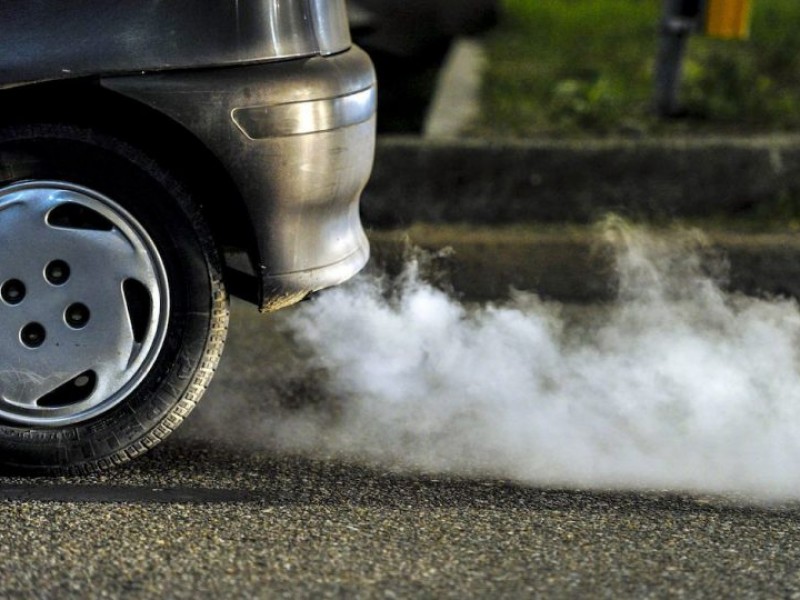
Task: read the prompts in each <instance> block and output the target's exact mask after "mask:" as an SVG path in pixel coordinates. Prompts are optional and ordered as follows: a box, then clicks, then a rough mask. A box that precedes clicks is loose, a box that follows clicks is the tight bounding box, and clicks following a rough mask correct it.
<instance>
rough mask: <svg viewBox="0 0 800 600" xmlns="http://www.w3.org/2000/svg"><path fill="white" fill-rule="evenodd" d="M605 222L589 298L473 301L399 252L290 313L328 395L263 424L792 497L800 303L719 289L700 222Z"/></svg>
mask: <svg viewBox="0 0 800 600" xmlns="http://www.w3.org/2000/svg"><path fill="white" fill-rule="evenodd" d="M604 227H605V229H604V231H605V236H606V239H607V240H608V241H609V242H611V243H612V247H613V248H614V249H615V256H616V271H617V276H618V294H617V299H616V300H615V301H614V302H613V303H610V304H608V305H606V306H604V307H601V308H592V309H585V310H577V309H572V308H571V307H567V306H562V305H560V304H558V303H552V302H544V301H541V300H540V299H538V298H537V297H536V296H535V295H532V294H526V293H515V294H514V297H513V299H512V300H511V301H510V302H507V303H504V304H502V305H487V306H467V305H464V304H462V303H460V302H458V301H457V300H454V299H453V298H452V297H451V296H450V295H448V294H446V293H444V292H442V291H440V290H439V289H436V288H435V287H433V286H431V285H429V284H427V283H426V282H425V281H424V280H423V278H421V277H420V275H419V273H418V270H419V269H418V264H417V262H415V261H411V262H410V263H409V264H408V265H407V267H406V270H405V272H404V273H403V274H402V275H401V276H400V277H399V278H395V279H393V280H391V279H390V278H388V277H386V276H384V277H362V278H360V279H358V280H356V281H355V282H353V283H352V284H350V285H348V286H345V287H342V288H339V289H336V290H332V291H330V292H328V293H326V294H325V295H324V296H323V297H322V298H321V299H320V300H319V301H318V302H311V303H306V304H304V305H302V306H300V307H298V308H297V309H296V310H294V311H289V313H288V315H287V316H284V317H281V318H282V319H284V321H283V327H284V328H285V329H286V330H287V331H288V333H289V335H290V336H291V337H292V339H293V340H294V342H295V343H296V344H298V345H299V347H300V348H301V351H302V353H303V354H304V356H306V357H307V365H306V367H305V368H306V369H307V371H306V372H307V374H308V375H307V376H308V377H311V376H312V375H313V377H315V378H317V379H318V380H319V381H321V382H322V385H323V386H324V388H325V389H326V392H325V394H326V399H325V400H324V401H322V402H318V403H311V404H306V405H302V404H301V405H300V406H296V407H289V408H286V407H283V408H282V409H281V410H280V411H278V413H277V414H273V415H270V420H271V423H270V425H269V426H268V429H269V435H270V436H273V439H274V441H275V442H276V443H277V444H278V445H279V447H280V448H282V449H284V450H290V451H296V452H307V453H314V454H319V453H323V454H326V455H330V454H333V455H337V456H341V457H344V458H347V459H349V460H360V461H369V462H376V461H377V462H380V463H381V464H383V465H384V466H388V467H392V468H407V469H422V470H425V471H429V472H430V471H433V472H444V473H452V474H459V475H468V476H471V475H475V476H492V477H501V478H508V479H513V480H516V481H520V482H524V483H528V484H533V485H548V486H559V487H570V488H618V489H657V490H675V491H699V492H718V493H737V494H747V495H750V496H755V497H759V498H762V499H775V500H777V499H788V498H800V361H799V359H800V357H799V356H798V344H800V311H799V310H798V306H797V303H796V302H795V301H793V300H788V299H768V300H766V299H757V298H750V297H744V296H741V295H736V294H731V293H727V292H725V291H723V289H722V287H721V286H720V279H721V277H722V276H723V275H724V271H725V269H724V261H722V260H720V258H719V257H714V256H713V254H711V253H709V251H708V250H707V249H706V248H705V247H704V243H703V240H702V237H701V236H699V235H697V234H694V233H691V232H683V233H681V234H677V235H670V236H668V237H663V236H662V237H659V236H656V235H654V234H649V233H647V232H646V231H645V230H642V229H639V228H632V227H630V226H628V225H626V224H624V223H622V222H620V221H618V220H613V219H612V220H610V221H609V222H607V223H606V224H605V226H604ZM584 313H585V314H584ZM262 433H264V432H263V430H262Z"/></svg>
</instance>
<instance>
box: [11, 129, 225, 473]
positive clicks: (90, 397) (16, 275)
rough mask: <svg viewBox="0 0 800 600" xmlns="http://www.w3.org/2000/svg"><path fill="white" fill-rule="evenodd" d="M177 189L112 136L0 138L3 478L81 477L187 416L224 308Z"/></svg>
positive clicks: (196, 212) (201, 227) (36, 133)
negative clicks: (19, 474) (11, 474)
mask: <svg viewBox="0 0 800 600" xmlns="http://www.w3.org/2000/svg"><path fill="white" fill-rule="evenodd" d="M221 273H222V271H221V266H220V260H219V256H218V253H217V250H216V247H215V244H214V240H213V238H212V236H211V233H210V231H209V228H208V226H207V224H206V223H205V221H204V220H203V218H202V214H201V212H200V209H199V207H198V206H197V204H196V203H195V202H194V201H193V200H192V198H191V197H190V196H189V194H188V192H187V191H186V188H185V187H184V186H183V185H182V183H181V182H179V181H178V180H176V179H175V178H174V177H173V176H172V175H171V174H170V173H169V172H168V171H167V170H166V169H164V168H163V167H162V166H160V165H159V164H158V163H157V162H156V161H155V160H153V159H152V158H151V157H150V156H148V154H146V153H145V152H143V151H142V150H140V149H137V148H135V147H133V146H131V145H129V144H128V143H126V142H125V141H123V140H120V139H118V138H116V137H114V136H112V135H109V134H105V133H102V132H99V131H95V130H93V129H89V128H84V127H75V126H70V125H63V124H57V125H54V124H34V125H27V126H16V127H7V128H5V129H0V462H1V463H2V464H3V465H5V467H6V468H10V469H13V470H23V471H29V472H31V471H32V472H38V473H76V474H77V473H87V472H91V471H95V470H98V469H103V468H107V467H111V466H113V465H118V464H121V463H124V462H127V461H129V460H130V459H132V458H134V457H136V456H138V455H140V454H142V453H143V452H146V451H147V450H148V449H150V448H152V447H153V446H155V445H156V444H158V443H159V442H160V441H162V440H163V439H165V438H166V437H167V436H168V435H169V434H170V433H171V432H172V431H173V430H174V429H175V428H176V427H177V426H178V425H180V423H181V422H182V421H183V420H184V419H185V418H186V416H187V415H188V414H189V412H190V411H191V410H192V409H193V408H194V406H195V405H196V403H197V401H198V400H199V399H200V397H201V396H202V394H203V392H204V391H205V389H206V387H207V385H208V383H209V381H210V380H211V377H212V375H213V373H214V370H215V368H216V366H217V363H218V361H219V357H220V354H221V352H222V347H223V345H224V341H225V335H226V333H227V326H228V313H229V310H228V300H227V296H226V293H225V289H224V286H223V281H222V276H221Z"/></svg>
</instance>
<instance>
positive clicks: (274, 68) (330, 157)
mask: <svg viewBox="0 0 800 600" xmlns="http://www.w3.org/2000/svg"><path fill="white" fill-rule="evenodd" d="M103 85H104V86H105V87H107V88H110V89H113V90H115V91H118V92H120V93H122V94H124V95H126V96H129V97H131V98H134V99H136V100H139V101H141V102H143V103H145V104H147V105H149V106H151V107H153V108H155V109H157V110H159V111H161V112H163V113H165V114H167V115H168V116H170V117H172V118H173V119H175V120H176V121H178V122H179V123H181V124H182V125H183V126H184V127H186V128H187V129H188V130H189V131H191V132H192V133H193V134H194V135H195V136H196V137H197V138H199V139H200V141H202V142H203V143H204V144H205V145H206V146H207V147H208V148H209V149H210V150H211V151H212V152H213V153H214V154H215V155H216V156H217V158H218V159H219V161H220V162H221V163H222V165H223V166H224V167H225V168H226V170H227V171H228V172H229V174H230V175H231V178H232V180H233V182H234V183H235V185H236V186H237V188H238V190H239V192H240V194H241V197H242V199H243V201H244V204H245V208H246V211H247V213H248V215H249V218H250V221H251V223H252V226H253V228H254V230H255V234H256V246H257V248H256V253H257V256H255V257H254V260H253V262H254V265H255V269H254V270H255V273H254V275H255V276H256V277H257V279H258V281H259V283H260V285H259V288H260V289H259V293H258V299H257V301H258V303H259V305H260V306H261V308H262V309H265V310H271V309H275V308H280V307H281V306H285V305H287V304H291V303H293V302H296V301H297V300H299V299H301V298H303V297H304V296H306V295H307V294H308V293H310V292H313V291H317V290H320V289H323V288H326V287H329V286H332V285H336V284H338V283H341V282H343V281H345V280H346V279H348V278H349V277H351V276H352V275H354V274H355V273H356V272H358V271H359V270H360V269H361V267H363V266H364V264H365V263H366V261H367V260H368V258H369V244H368V242H367V239H366V236H365V235H364V231H363V228H362V226H361V221H360V218H359V212H358V202H359V198H360V195H361V191H362V190H363V188H364V186H365V185H366V182H367V179H368V177H369V174H370V171H371V169H372V161H373V156H374V150H375V75H374V71H373V69H372V63H371V62H370V60H369V58H368V57H367V55H366V54H365V53H364V52H363V51H361V50H359V49H358V48H352V49H351V50H349V51H347V52H345V53H342V54H338V55H335V56H330V57H315V58H308V59H301V60H291V61H286V62H278V63H265V64H252V65H245V66H239V67H231V68H223V69H208V70H198V71H184V72H164V73H154V74H147V75H141V76H125V77H113V78H107V79H104V80H103Z"/></svg>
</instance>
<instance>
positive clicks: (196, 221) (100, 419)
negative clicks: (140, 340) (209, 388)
mask: <svg viewBox="0 0 800 600" xmlns="http://www.w3.org/2000/svg"><path fill="white" fill-rule="evenodd" d="M0 165H1V166H2V172H0V173H1V176H0V186H2V187H5V186H6V185H9V184H11V183H16V182H18V181H24V180H30V179H39V180H52V181H64V182H67V183H71V184H75V185H80V186H83V187H86V188H89V189H92V190H95V191H97V192H99V193H101V194H103V195H105V196H107V197H108V198H110V199H112V200H113V201H114V202H116V203H117V204H119V205H120V206H121V207H123V208H124V209H125V210H126V211H128V212H129V213H130V215H131V216H132V217H133V218H134V219H135V220H136V221H138V223H139V224H140V225H141V226H142V228H143V229H144V230H145V231H146V232H147V233H148V235H149V236H150V238H151V239H152V240H153V242H154V245H155V247H156V248H157V250H158V252H159V254H160V256H161V259H162V261H163V264H164V267H165V270H166V274H167V280H168V287H169V299H170V314H169V317H168V322H167V328H166V334H165V338H164V341H163V344H162V346H161V348H160V350H159V352H158V355H157V358H156V360H155V361H154V363H153V365H152V367H151V368H150V371H149V372H148V373H147V374H146V375H145V376H144V378H143V380H142V381H141V382H140V383H139V385H138V386H137V387H136V388H135V389H133V390H132V391H131V392H130V393H129V394H128V395H127V396H126V397H125V398H124V399H123V400H121V401H120V402H119V403H117V404H116V405H114V406H113V407H111V408H109V409H108V410H107V411H105V412H103V413H101V414H100V415H98V416H96V417H94V418H92V419H90V420H87V421H82V422H78V423H75V424H71V425H65V426H61V427H30V426H18V425H15V424H11V423H5V422H1V421H0V453H2V456H3V459H2V460H3V462H4V463H5V464H6V465H8V466H11V467H20V468H25V469H27V470H30V469H37V468H39V469H44V470H47V469H51V468H56V469H63V468H64V467H65V466H69V467H71V468H78V469H80V467H81V465H84V466H88V465H95V466H103V464H102V463H103V462H104V461H106V462H110V463H115V462H123V461H124V460H125V459H126V457H131V456H134V455H136V454H138V453H140V452H142V451H144V450H146V449H147V448H148V447H150V446H152V445H155V444H156V443H157V442H158V441H159V440H160V439H162V438H163V437H166V435H168V434H169V433H170V432H171V431H172V429H174V427H175V426H177V424H178V423H179V422H180V421H181V420H182V419H183V417H185V416H186V414H188V412H189V411H190V410H191V409H192V407H193V406H194V404H195V403H196V401H197V400H198V399H199V396H200V395H201V394H202V392H203V388H204V385H203V383H202V381H198V377H197V375H198V371H199V370H201V369H207V368H209V367H210V368H211V369H212V370H213V366H214V365H204V361H206V360H207V357H206V354H207V346H208V343H209V339H210V337H211V336H212V321H213V319H214V314H213V313H214V296H215V294H217V293H219V290H218V289H215V288H216V287H218V286H219V285H220V281H221V277H220V267H219V259H218V256H217V253H216V251H215V248H214V243H213V239H212V237H211V234H210V232H209V229H208V227H207V226H206V224H205V222H204V220H203V218H202V215H201V213H200V210H199V207H197V206H196V205H195V204H194V203H193V201H192V200H191V198H190V197H189V195H188V193H187V192H186V191H185V189H184V187H183V186H182V185H181V184H180V183H179V182H178V181H176V180H174V179H173V178H172V177H171V176H170V174H169V173H168V171H166V170H165V169H163V168H162V167H161V166H160V165H159V164H157V163H156V162H155V161H154V160H153V159H151V158H150V157H148V156H147V155H146V154H145V153H143V152H141V151H140V150H138V149H137V148H135V147H133V146H131V145H129V144H127V143H126V142H124V141H122V140H120V139H117V138H115V137H113V136H110V135H106V134H103V133H98V132H96V131H93V130H89V129H85V128H79V127H73V126H67V125H53V124H43V125H31V126H26V127H20V128H8V129H4V130H3V129H0ZM22 242H23V243H24V240H23V241H22ZM195 388H196V389H195Z"/></svg>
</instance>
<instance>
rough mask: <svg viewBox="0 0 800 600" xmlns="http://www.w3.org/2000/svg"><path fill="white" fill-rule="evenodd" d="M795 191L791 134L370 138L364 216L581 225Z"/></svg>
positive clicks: (395, 220)
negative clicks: (373, 143)
mask: <svg viewBox="0 0 800 600" xmlns="http://www.w3.org/2000/svg"><path fill="white" fill-rule="evenodd" d="M798 196H800V136H789V135H786V136H769V137H754V138H686V139H657V140H654V139H642V140H628V139H620V140H587V141H583V140H581V141H540V140H536V141H524V142H502V143H501V142H496V141H486V140H456V141H444V140H442V141H433V140H423V139H421V138H418V137H383V138H380V139H379V140H378V145H377V155H376V161H375V169H374V172H373V176H372V180H371V182H370V184H369V185H368V186H367V189H366V190H365V192H364V195H363V201H362V211H363V215H364V220H365V222H366V223H367V224H370V225H378V226H394V225H398V224H410V223H414V222H418V221H422V222H430V223H443V222H473V223H486V224H497V223H512V222H519V221H549V222H553V221H571V222H589V221H592V220H594V219H596V218H597V217H598V216H600V215H602V214H605V213H607V212H609V211H614V212H619V213H621V214H624V215H628V216H634V217H641V218H653V217H675V216H679V217H707V216H712V215H720V214H724V215H732V214H741V213H747V211H749V210H752V209H753V208H754V207H758V206H760V205H763V204H767V203H770V202H776V201H779V200H781V199H784V200H785V199H787V198H795V197H798Z"/></svg>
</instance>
